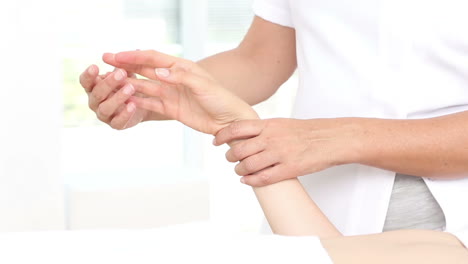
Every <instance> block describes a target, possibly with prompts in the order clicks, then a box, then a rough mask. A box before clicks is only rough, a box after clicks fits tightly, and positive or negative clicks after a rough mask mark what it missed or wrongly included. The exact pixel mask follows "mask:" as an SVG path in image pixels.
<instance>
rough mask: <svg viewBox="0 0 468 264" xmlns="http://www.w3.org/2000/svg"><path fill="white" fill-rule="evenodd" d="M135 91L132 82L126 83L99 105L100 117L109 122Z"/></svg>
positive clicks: (98, 112)
mask: <svg viewBox="0 0 468 264" xmlns="http://www.w3.org/2000/svg"><path fill="white" fill-rule="evenodd" d="M134 93H135V88H134V87H133V85H132V84H129V83H128V84H126V85H124V87H122V88H121V89H120V90H118V91H117V92H116V93H115V94H114V95H112V96H111V97H110V98H109V99H107V100H106V101H104V102H102V103H101V104H100V105H99V107H98V109H97V114H98V117H99V119H100V120H102V121H104V122H106V123H107V121H109V120H110V119H111V118H112V117H113V116H114V115H115V114H116V113H117V110H118V109H119V107H121V106H122V105H124V104H125V102H126V101H127V100H128V99H129V98H130V97H131V96H132V95H133V94H134Z"/></svg>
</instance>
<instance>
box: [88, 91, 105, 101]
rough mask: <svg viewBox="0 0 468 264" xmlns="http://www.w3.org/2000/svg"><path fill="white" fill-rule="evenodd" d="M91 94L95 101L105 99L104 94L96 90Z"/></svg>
mask: <svg viewBox="0 0 468 264" xmlns="http://www.w3.org/2000/svg"><path fill="white" fill-rule="evenodd" d="M91 96H92V97H93V98H94V101H96V102H102V101H104V99H105V97H104V95H103V94H102V93H98V92H92V93H91Z"/></svg>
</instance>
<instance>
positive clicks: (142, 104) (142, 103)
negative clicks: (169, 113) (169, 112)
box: [130, 96, 166, 115]
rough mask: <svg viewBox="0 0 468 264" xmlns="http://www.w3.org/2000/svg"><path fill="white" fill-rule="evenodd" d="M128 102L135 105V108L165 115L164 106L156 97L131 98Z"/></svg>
mask: <svg viewBox="0 0 468 264" xmlns="http://www.w3.org/2000/svg"><path fill="white" fill-rule="evenodd" d="M130 101H131V102H133V103H135V105H136V107H138V108H142V109H146V110H149V111H152V112H156V113H159V114H162V115H165V114H166V113H165V109H164V104H163V103H162V101H161V99H159V98H156V97H151V98H141V97H135V96H133V97H132V98H130Z"/></svg>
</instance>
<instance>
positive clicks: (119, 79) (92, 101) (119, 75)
mask: <svg viewBox="0 0 468 264" xmlns="http://www.w3.org/2000/svg"><path fill="white" fill-rule="evenodd" d="M126 76H127V73H126V72H125V71H124V70H122V69H117V70H116V71H114V72H113V73H112V74H109V76H107V78H105V79H104V80H103V81H101V82H99V83H97V84H96V86H95V87H94V88H93V90H92V92H91V94H90V96H89V107H90V108H91V109H92V110H93V111H96V110H97V108H98V106H99V104H100V103H101V102H103V101H104V100H106V99H107V98H108V97H109V95H111V94H112V92H113V91H114V90H115V89H116V88H120V86H121V85H123V83H124V81H125V78H126Z"/></svg>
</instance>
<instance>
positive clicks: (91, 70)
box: [88, 65, 96, 75]
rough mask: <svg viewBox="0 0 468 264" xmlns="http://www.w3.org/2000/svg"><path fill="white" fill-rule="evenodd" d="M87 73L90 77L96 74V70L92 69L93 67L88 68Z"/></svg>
mask: <svg viewBox="0 0 468 264" xmlns="http://www.w3.org/2000/svg"><path fill="white" fill-rule="evenodd" d="M88 73H89V74H91V75H94V74H96V69H95V68H94V65H91V66H89V68H88Z"/></svg>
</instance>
